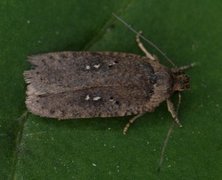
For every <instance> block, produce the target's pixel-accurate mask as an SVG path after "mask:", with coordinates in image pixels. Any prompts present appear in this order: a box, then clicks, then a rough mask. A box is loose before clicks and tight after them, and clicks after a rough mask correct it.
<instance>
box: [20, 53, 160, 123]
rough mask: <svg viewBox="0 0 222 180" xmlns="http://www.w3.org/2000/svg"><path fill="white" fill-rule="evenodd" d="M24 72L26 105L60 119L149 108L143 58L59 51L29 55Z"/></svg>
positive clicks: (150, 74) (152, 79)
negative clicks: (30, 65) (27, 65)
mask: <svg viewBox="0 0 222 180" xmlns="http://www.w3.org/2000/svg"><path fill="white" fill-rule="evenodd" d="M29 61H30V62H31V64H32V65H33V66H34V69H32V70H29V71H26V72H25V73H24V75H25V79H26V82H27V83H28V84H29V85H28V87H27V95H28V97H27V100H26V104H27V107H28V109H29V110H30V111H31V112H33V113H35V114H38V115H40V116H46V117H53V118H59V119H67V118H86V117H98V116H99V117H110V116H124V115H131V114H138V113H141V112H145V111H151V110H152V108H150V107H147V106H146V104H147V102H148V101H149V99H150V98H151V96H152V94H153V91H154V84H155V83H156V75H155V73H154V69H153V67H152V66H151V64H150V63H149V60H148V59H147V58H145V57H141V56H137V55H133V54H126V53H112V52H59V53H47V54H42V55H36V56H32V57H30V58H29Z"/></svg>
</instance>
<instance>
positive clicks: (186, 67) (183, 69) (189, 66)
mask: <svg viewBox="0 0 222 180" xmlns="http://www.w3.org/2000/svg"><path fill="white" fill-rule="evenodd" d="M196 65H197V64H196V63H191V64H188V65H185V66H181V67H178V68H172V71H173V72H181V71H185V70H187V69H190V68H193V67H194V66H196Z"/></svg>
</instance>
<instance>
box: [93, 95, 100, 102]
mask: <svg viewBox="0 0 222 180" xmlns="http://www.w3.org/2000/svg"><path fill="white" fill-rule="evenodd" d="M100 99H101V97H99V96H97V97H94V98H93V101H98V100H100Z"/></svg>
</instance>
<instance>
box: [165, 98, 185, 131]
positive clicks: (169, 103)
mask: <svg viewBox="0 0 222 180" xmlns="http://www.w3.org/2000/svg"><path fill="white" fill-rule="evenodd" d="M166 102H167V108H168V111H169V112H170V114H171V116H172V118H173V119H174V121H175V122H176V123H177V125H178V126H179V127H182V124H180V121H179V119H178V116H177V111H176V109H175V107H174V104H173V102H172V101H171V100H170V99H167V100H166Z"/></svg>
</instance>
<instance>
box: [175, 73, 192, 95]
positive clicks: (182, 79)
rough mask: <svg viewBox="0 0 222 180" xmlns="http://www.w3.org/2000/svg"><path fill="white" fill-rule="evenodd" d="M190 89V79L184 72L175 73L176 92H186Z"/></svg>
mask: <svg viewBox="0 0 222 180" xmlns="http://www.w3.org/2000/svg"><path fill="white" fill-rule="evenodd" d="M189 88H190V78H189V77H188V76H187V75H186V74H185V73H184V72H183V71H181V72H177V73H174V84H173V90H174V91H184V90H187V89H189Z"/></svg>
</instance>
